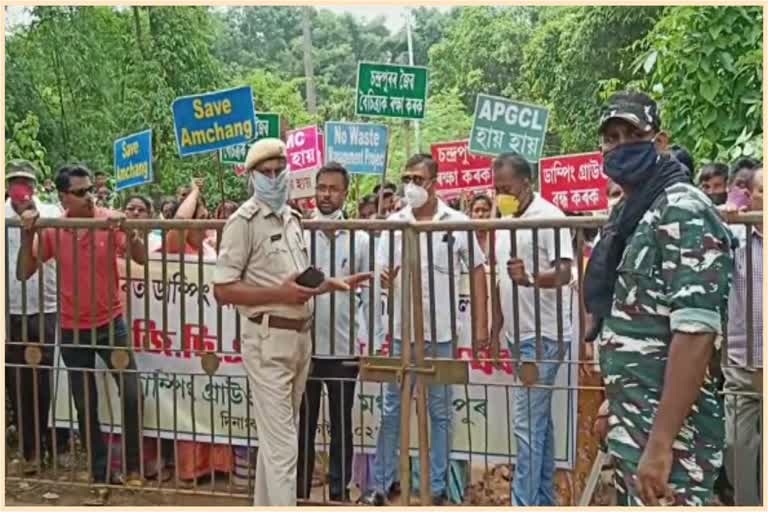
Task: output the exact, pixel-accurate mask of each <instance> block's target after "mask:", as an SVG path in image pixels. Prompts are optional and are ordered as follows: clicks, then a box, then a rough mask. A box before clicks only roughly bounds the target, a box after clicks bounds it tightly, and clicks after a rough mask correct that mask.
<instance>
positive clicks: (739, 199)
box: [727, 187, 752, 209]
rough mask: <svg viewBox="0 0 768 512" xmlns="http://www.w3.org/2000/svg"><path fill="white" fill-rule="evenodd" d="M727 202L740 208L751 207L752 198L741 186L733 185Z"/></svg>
mask: <svg viewBox="0 0 768 512" xmlns="http://www.w3.org/2000/svg"><path fill="white" fill-rule="evenodd" d="M727 203H729V204H732V205H734V206H735V207H736V208H738V209H742V208H749V206H750V205H751V204H752V200H751V198H750V196H749V192H747V191H746V190H744V189H743V188H740V187H733V188H732V189H731V191H730V192H729V193H728V200H727Z"/></svg>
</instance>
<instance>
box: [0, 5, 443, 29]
mask: <svg viewBox="0 0 768 512" xmlns="http://www.w3.org/2000/svg"><path fill="white" fill-rule="evenodd" d="M6 9H7V10H6V20H5V21H6V28H8V27H13V26H14V25H17V24H19V23H25V22H29V19H30V17H29V14H28V13H27V11H28V10H29V7H7V8H6ZM320 9H328V10H330V11H333V12H335V13H337V14H343V13H350V14H351V15H352V16H355V17H356V18H365V19H369V20H370V19H372V18H376V17H377V16H384V19H385V23H386V25H387V28H389V30H390V31H391V32H396V31H397V30H398V29H400V28H401V27H402V26H403V24H404V15H405V13H406V12H407V10H408V8H407V7H398V6H394V5H380V6H377V5H365V6H359V7H351V6H339V7H330V6H328V7H326V6H322V7H320ZM437 9H440V10H448V9H450V7H437Z"/></svg>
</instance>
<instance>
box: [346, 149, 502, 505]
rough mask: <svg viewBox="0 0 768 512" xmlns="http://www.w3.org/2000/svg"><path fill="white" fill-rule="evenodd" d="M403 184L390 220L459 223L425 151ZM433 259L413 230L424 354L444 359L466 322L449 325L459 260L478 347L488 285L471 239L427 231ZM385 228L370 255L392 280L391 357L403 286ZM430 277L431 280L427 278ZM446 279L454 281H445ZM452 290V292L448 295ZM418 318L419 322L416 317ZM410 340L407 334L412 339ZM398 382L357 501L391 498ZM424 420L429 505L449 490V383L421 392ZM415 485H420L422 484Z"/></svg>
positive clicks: (388, 394)
mask: <svg viewBox="0 0 768 512" xmlns="http://www.w3.org/2000/svg"><path fill="white" fill-rule="evenodd" d="M401 179H402V182H403V184H404V185H405V197H406V200H407V203H408V206H406V207H405V208H404V209H402V210H400V211H399V212H397V213H394V214H392V215H390V217H389V220H393V221H411V222H412V221H444V222H453V221H464V220H468V218H467V216H466V215H464V214H463V213H461V212H457V211H456V210H452V209H451V208H449V207H448V206H447V205H446V204H445V203H443V202H442V201H441V200H440V199H439V198H438V197H437V196H436V194H435V186H436V183H437V163H435V161H434V160H432V158H431V157H430V156H428V155H416V156H414V157H412V158H411V159H410V160H408V162H407V163H406V164H405V170H404V171H403V173H402V176H401ZM429 236H431V239H432V242H431V247H432V254H431V256H432V258H431V259H430V253H429V246H428V234H427V233H422V234H421V235H420V237H419V238H420V244H421V280H422V304H423V305H424V306H423V310H424V314H423V318H422V319H421V321H422V322H423V326H424V338H425V343H426V354H427V356H428V357H433V354H434V356H436V357H438V358H443V359H451V358H453V357H454V354H453V350H452V348H453V344H452V341H453V340H455V339H457V338H458V333H457V332H454V329H453V328H452V326H453V325H455V326H456V331H458V330H460V329H469V328H470V326H465V325H456V321H455V319H456V317H457V313H458V306H459V304H458V302H459V301H458V291H459V289H460V287H459V280H460V276H461V269H462V265H465V266H466V268H468V269H470V279H472V280H473V281H474V295H473V297H472V302H471V304H472V317H473V320H474V321H473V326H472V327H473V328H474V337H475V341H476V343H477V344H478V345H481V346H482V345H486V344H487V342H488V319H487V316H488V313H487V284H486V278H485V270H484V264H485V256H484V255H483V251H482V249H481V248H480V245H479V243H478V241H477V237H476V236H474V235H472V236H471V237H470V236H468V235H467V232H466V231H461V232H445V231H440V232H432V233H430V234H429ZM390 238H391V237H390V234H389V232H383V233H382V234H381V236H380V241H379V246H378V251H377V255H376V268H377V273H379V274H380V275H381V276H382V279H381V285H382V287H383V289H385V290H386V289H388V288H389V282H390V280H394V283H393V289H392V296H390V297H389V300H391V301H392V303H393V304H392V306H391V307H390V311H391V312H393V315H394V318H393V319H392V320H393V332H391V333H390V337H391V339H392V351H391V354H390V355H391V356H393V357H397V356H399V355H400V353H401V340H402V321H401V299H400V297H401V295H400V294H401V290H402V286H403V283H402V282H401V281H402V280H401V279H400V278H399V277H398V275H399V272H398V271H399V269H400V266H401V265H402V264H403V254H402V248H403V245H402V232H401V231H395V232H394V236H393V237H392V238H393V239H394V240H392V241H390ZM390 243H392V244H393V245H394V261H390V259H389V247H390ZM430 275H431V276H432V278H431V279H430ZM451 281H453V283H451ZM451 291H453V294H452V293H451ZM416 321H419V320H416ZM411 339H413V337H412V338H411ZM400 393H401V390H400V386H399V385H398V384H395V383H390V384H386V385H385V386H384V401H383V407H382V419H381V426H380V428H379V436H378V440H377V443H376V458H375V461H374V468H373V480H374V485H373V488H372V489H369V491H368V492H367V493H366V494H365V496H363V497H362V498H361V499H360V502H361V503H362V504H365V505H374V506H381V505H384V502H385V495H391V493H392V491H393V488H396V485H395V484H396V482H397V481H398V480H397V469H398V466H399V464H398V459H397V450H398V448H399V446H400V442H399V439H400V397H401V395H400ZM428 408H429V417H430V423H431V425H430V467H431V470H432V471H431V489H432V501H433V504H435V505H440V504H443V503H444V502H445V501H446V499H447V495H448V489H447V482H448V461H449V458H450V452H451V443H452V441H453V436H452V434H453V424H452V420H453V400H452V394H451V386H449V385H432V386H429V391H428ZM422 485H425V483H423V482H422Z"/></svg>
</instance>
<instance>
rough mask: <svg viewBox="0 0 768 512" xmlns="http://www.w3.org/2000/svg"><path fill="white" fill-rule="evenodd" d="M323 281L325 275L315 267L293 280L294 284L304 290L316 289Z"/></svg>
mask: <svg viewBox="0 0 768 512" xmlns="http://www.w3.org/2000/svg"><path fill="white" fill-rule="evenodd" d="M323 281H325V274H323V273H322V272H321V271H320V270H318V269H316V268H315V267H309V268H307V270H305V271H304V272H302V273H301V274H300V275H299V276H298V277H297V278H296V280H295V282H296V284H298V285H299V286H303V287H304V288H317V287H318V286H320V285H321V284H323Z"/></svg>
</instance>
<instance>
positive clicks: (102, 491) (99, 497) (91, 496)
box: [83, 487, 110, 507]
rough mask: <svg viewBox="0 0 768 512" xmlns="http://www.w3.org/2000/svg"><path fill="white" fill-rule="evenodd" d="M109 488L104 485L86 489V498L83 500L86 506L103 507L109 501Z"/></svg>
mask: <svg viewBox="0 0 768 512" xmlns="http://www.w3.org/2000/svg"><path fill="white" fill-rule="evenodd" d="M109 494H110V493H109V489H108V488H106V487H92V488H91V490H90V491H88V498H86V499H85V500H83V505H84V506H86V507H103V506H105V505H106V504H107V503H108V502H109Z"/></svg>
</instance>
